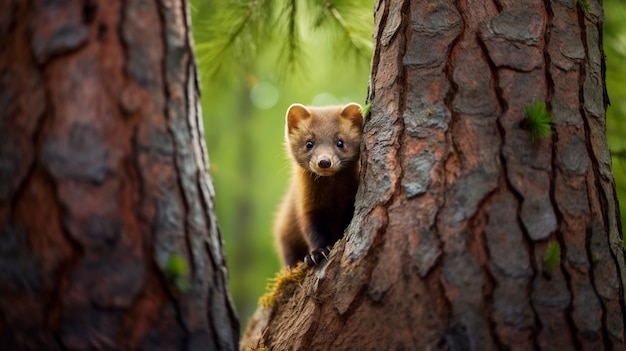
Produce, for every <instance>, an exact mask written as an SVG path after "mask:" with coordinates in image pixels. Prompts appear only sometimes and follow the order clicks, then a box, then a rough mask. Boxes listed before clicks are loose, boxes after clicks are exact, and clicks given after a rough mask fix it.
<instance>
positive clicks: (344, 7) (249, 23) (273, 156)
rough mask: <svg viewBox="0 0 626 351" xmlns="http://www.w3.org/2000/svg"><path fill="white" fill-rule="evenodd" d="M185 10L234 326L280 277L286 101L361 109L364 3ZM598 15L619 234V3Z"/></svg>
mask: <svg viewBox="0 0 626 351" xmlns="http://www.w3.org/2000/svg"><path fill="white" fill-rule="evenodd" d="M191 3H192V16H193V18H192V24H193V30H194V39H195V46H196V54H197V60H198V65H199V71H200V75H201V84H202V107H203V113H204V121H205V123H204V126H205V135H206V140H207V147H208V150H209V155H210V156H209V157H210V165H211V169H210V173H211V175H212V177H213V181H214V185H215V191H216V202H217V205H216V206H217V208H216V209H217V216H218V221H219V225H220V230H221V233H222V238H223V240H224V245H225V250H226V256H227V260H228V266H229V273H230V286H231V293H232V296H233V299H234V302H235V305H236V307H237V310H238V312H239V317H240V319H241V323H242V327H245V326H246V324H247V321H248V318H249V317H250V315H251V314H252V313H253V312H254V310H255V309H256V306H257V300H258V298H259V297H260V296H261V295H262V294H263V292H264V291H265V286H266V283H267V281H268V279H269V278H271V277H273V276H274V275H275V273H276V272H277V271H278V270H279V269H280V262H279V259H278V255H277V253H276V250H275V247H274V240H273V237H272V233H271V229H272V221H273V218H274V212H275V210H276V207H277V205H278V204H279V202H280V200H281V198H282V196H283V194H284V191H285V190H286V187H287V184H288V181H289V176H290V172H291V168H290V163H289V161H288V159H287V157H286V154H285V150H284V129H283V128H284V117H285V112H286V110H287V107H288V106H289V105H291V104H292V103H295V102H298V103H302V104H305V105H330V104H345V103H348V102H351V101H354V102H357V103H359V104H361V105H363V104H364V103H365V99H366V96H367V82H368V79H369V69H370V59H371V52H372V44H373V43H372V32H373V29H374V18H373V14H374V0H326V1H320V0H283V1H268V0H217V1H216V0H192V1H191ZM604 12H605V26H604V50H605V54H606V62H607V78H606V80H607V86H608V92H609V97H610V100H611V106H610V107H609V109H608V115H607V130H608V139H609V145H610V147H611V152H612V155H613V171H614V174H615V180H616V182H617V187H618V195H619V198H620V200H621V201H620V208H621V216H622V223H623V224H624V223H626V138H625V136H626V2H624V0H604ZM291 14H295V17H294V16H291ZM291 18H295V21H291V20H290V19H291ZM425 49H427V48H425ZM623 227H624V225H623Z"/></svg>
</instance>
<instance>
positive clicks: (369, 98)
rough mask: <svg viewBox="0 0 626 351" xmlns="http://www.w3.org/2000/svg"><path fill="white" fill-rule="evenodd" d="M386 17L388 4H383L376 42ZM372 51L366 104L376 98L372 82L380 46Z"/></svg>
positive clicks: (380, 34) (383, 27)
mask: <svg viewBox="0 0 626 351" xmlns="http://www.w3.org/2000/svg"><path fill="white" fill-rule="evenodd" d="M379 1H380V2H381V3H384V2H385V0H379ZM377 11H378V10H377ZM388 17H389V4H387V3H385V4H384V11H383V14H382V15H381V17H380V23H378V25H377V29H378V32H377V33H376V40H380V38H381V36H382V34H383V32H384V31H385V27H386V25H387V18H388ZM375 44H376V43H375ZM374 50H375V51H374V53H373V54H372V69H371V70H370V71H371V73H370V80H369V83H368V87H367V90H368V94H367V95H368V96H367V103H371V102H373V101H374V97H375V96H376V89H375V88H374V80H375V79H376V74H377V73H378V64H379V63H380V51H381V50H382V45H380V44H377V45H374ZM364 117H365V116H364Z"/></svg>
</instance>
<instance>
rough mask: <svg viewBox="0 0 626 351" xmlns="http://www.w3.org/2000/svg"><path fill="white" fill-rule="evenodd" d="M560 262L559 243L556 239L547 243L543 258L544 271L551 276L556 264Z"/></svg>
mask: <svg viewBox="0 0 626 351" xmlns="http://www.w3.org/2000/svg"><path fill="white" fill-rule="evenodd" d="M560 263H561V245H559V242H558V241H552V242H550V244H548V249H547V250H546V255H545V256H544V258H543V269H544V272H545V273H546V274H547V275H548V276H551V275H552V272H554V269H555V268H556V266H557V265H559V264H560Z"/></svg>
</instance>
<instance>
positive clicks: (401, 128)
mask: <svg viewBox="0 0 626 351" xmlns="http://www.w3.org/2000/svg"><path fill="white" fill-rule="evenodd" d="M386 7H387V6H386ZM400 15H401V18H402V19H401V22H400V28H398V32H397V34H396V38H395V39H394V40H397V41H399V42H401V43H404V45H399V46H398V47H399V49H398V56H397V58H396V59H397V65H398V68H400V69H399V72H398V76H397V77H396V80H395V82H394V83H395V84H394V89H397V91H398V109H397V119H396V122H395V123H394V124H393V128H394V129H395V130H396V132H397V141H396V142H394V144H393V146H392V147H393V148H394V149H395V150H396V160H397V161H398V162H397V163H396V164H397V167H398V168H399V171H398V178H397V179H396V184H395V189H394V192H395V194H396V196H399V194H401V192H402V178H403V177H404V169H403V167H402V162H401V160H402V159H403V158H404V155H403V152H402V151H403V145H405V143H404V140H405V139H406V135H405V133H404V132H405V125H404V114H405V112H406V106H407V98H408V96H409V92H408V91H407V90H408V86H407V68H406V66H405V65H404V64H403V61H404V56H405V55H406V51H407V46H408V45H409V43H410V42H411V40H410V39H411V37H412V33H413V29H412V28H411V1H410V0H403V3H402V8H401V10H400ZM393 198H394V196H391V197H390V199H389V200H387V201H386V203H385V204H384V205H388V204H390V203H392V201H393ZM387 208H388V206H387Z"/></svg>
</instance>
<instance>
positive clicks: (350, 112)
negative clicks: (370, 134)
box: [339, 102, 363, 128]
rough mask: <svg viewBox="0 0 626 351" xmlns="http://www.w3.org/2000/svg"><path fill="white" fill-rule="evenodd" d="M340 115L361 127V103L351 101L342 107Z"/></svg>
mask: <svg viewBox="0 0 626 351" xmlns="http://www.w3.org/2000/svg"><path fill="white" fill-rule="evenodd" d="M339 114H340V115H341V117H344V118H347V119H349V120H351V121H352V124H354V125H355V126H357V127H359V128H361V127H363V115H362V114H361V105H359V104H357V103H355V102H351V103H349V104H347V105H346V106H344V107H343V109H342V110H341V112H340V113H339Z"/></svg>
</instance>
